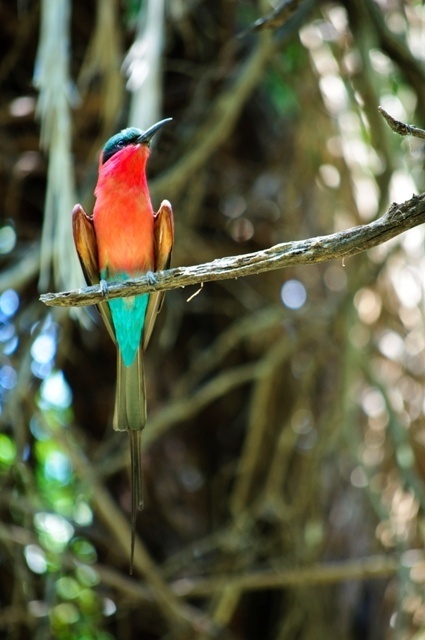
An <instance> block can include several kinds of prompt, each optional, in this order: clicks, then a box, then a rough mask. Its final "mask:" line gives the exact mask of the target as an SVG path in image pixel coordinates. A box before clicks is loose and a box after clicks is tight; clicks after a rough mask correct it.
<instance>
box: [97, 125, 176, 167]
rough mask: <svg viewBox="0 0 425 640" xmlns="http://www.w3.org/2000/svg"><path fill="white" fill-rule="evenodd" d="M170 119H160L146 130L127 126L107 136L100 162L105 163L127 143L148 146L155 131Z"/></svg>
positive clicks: (126, 145)
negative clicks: (110, 136) (109, 136)
mask: <svg viewBox="0 0 425 640" xmlns="http://www.w3.org/2000/svg"><path fill="white" fill-rule="evenodd" d="M171 120H172V118H165V120H160V121H159V122H156V123H155V124H153V125H152V126H151V127H149V129H146V131H142V129H137V128H136V127H128V129H123V130H122V131H120V132H119V133H116V134H115V135H114V136H112V138H109V140H108V141H107V143H106V144H105V146H104V147H103V151H102V164H105V162H107V161H108V160H109V159H110V158H112V156H113V155H115V154H116V153H118V152H119V151H121V150H122V149H124V148H125V147H128V146H129V145H136V144H144V145H146V146H147V147H149V145H150V143H151V140H152V138H153V136H154V135H155V133H156V132H157V131H158V130H159V129H161V127H163V126H164V124H167V122H170V121H171Z"/></svg>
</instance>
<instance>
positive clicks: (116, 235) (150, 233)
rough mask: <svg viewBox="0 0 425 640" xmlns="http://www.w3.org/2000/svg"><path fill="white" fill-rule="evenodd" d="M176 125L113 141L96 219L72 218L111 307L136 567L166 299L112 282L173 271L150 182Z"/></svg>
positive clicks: (169, 220)
mask: <svg viewBox="0 0 425 640" xmlns="http://www.w3.org/2000/svg"><path fill="white" fill-rule="evenodd" d="M170 120H171V118H167V119H166V120H161V121H160V122H157V123H156V124H154V125H153V126H152V127H150V128H149V129H147V130H146V131H142V130H140V129H136V128H134V127H130V128H128V129H124V130H123V131H121V132H120V133H117V134H116V135H114V136H112V138H110V139H109V140H108V141H107V143H106V144H105V146H104V148H103V150H102V152H101V154H100V158H99V176H98V180H97V185H96V189H95V192H94V193H95V196H96V202H95V205H94V210H93V215H92V216H89V215H87V214H86V212H85V211H84V209H83V208H82V206H81V205H79V204H77V205H75V207H74V210H73V212H72V227H73V234H74V242H75V246H76V249H77V252H78V256H79V258H80V263H81V266H82V269H83V272H84V275H85V278H86V280H87V282H88V283H89V284H91V285H92V284H99V283H100V285H101V287H102V290H103V291H104V293H105V296H106V298H105V300H106V301H105V302H102V303H100V304H99V305H98V309H99V311H100V314H101V316H102V318H103V321H104V323H105V325H106V328H107V329H108V332H109V334H110V336H111V338H112V340H113V341H114V343H115V344H116V346H117V386H116V396H115V412H114V418H113V427H114V429H115V430H116V431H128V433H129V436H130V451H131V562H130V572H131V571H132V566H133V554H134V541H135V526H136V513H137V509H142V507H143V497H142V476H141V434H142V429H143V428H144V426H145V424H146V398H145V380H144V369H143V353H144V351H145V349H146V347H147V345H148V342H149V339H150V337H151V334H152V330H153V327H154V324H155V320H156V316H157V314H158V312H159V310H160V307H161V302H162V298H163V295H164V294H161V293H150V294H149V293H145V294H142V295H138V296H132V297H127V298H114V299H111V300H109V301H108V300H107V283H108V282H113V281H115V282H116V281H120V280H126V279H128V278H133V277H136V276H141V275H144V274H148V276H149V277H150V279H151V280H152V282H154V281H155V280H154V276H153V272H154V271H160V270H162V269H166V268H167V267H168V266H169V264H170V257H171V250H172V247H173V240H174V221H173V211H172V209H171V205H170V203H169V202H168V201H167V200H164V201H163V202H162V203H161V206H160V208H159V210H158V212H157V213H154V211H153V208H152V204H151V199H150V196H149V189H148V184H147V179H146V163H147V160H148V157H149V146H150V142H151V140H152V137H153V136H154V134H155V133H156V132H157V131H158V130H159V129H160V128H161V127H162V126H163V125H164V124H166V123H167V122H169V121H170Z"/></svg>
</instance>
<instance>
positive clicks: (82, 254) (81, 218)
mask: <svg viewBox="0 0 425 640" xmlns="http://www.w3.org/2000/svg"><path fill="white" fill-rule="evenodd" d="M72 233H73V235H74V243H75V248H76V249H77V253H78V257H79V259H80V264H81V268H82V270H83V273H84V277H85V279H86V282H87V284H88V285H93V284H99V282H100V278H99V267H98V262H97V241H96V233H95V230H94V226H93V218H91V217H90V216H88V215H87V213H86V212H85V211H84V209H83V207H82V206H81V205H80V204H76V205H75V207H74V208H73V210H72ZM96 306H97V309H98V311H99V313H100V315H101V316H102V319H103V322H104V323H105V326H106V328H107V330H108V333H109V335H110V336H111V338H112V340H113V341H114V342H116V340H115V333H114V325H113V322H112V316H111V311H110V309H109V305H108V304H107V303H106V302H101V303H100V304H97V305H96Z"/></svg>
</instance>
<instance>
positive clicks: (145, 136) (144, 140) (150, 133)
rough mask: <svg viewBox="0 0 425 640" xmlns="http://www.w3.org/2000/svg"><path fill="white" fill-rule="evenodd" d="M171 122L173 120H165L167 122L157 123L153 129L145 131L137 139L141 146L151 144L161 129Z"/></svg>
mask: <svg viewBox="0 0 425 640" xmlns="http://www.w3.org/2000/svg"><path fill="white" fill-rule="evenodd" d="M171 120H172V118H165V120H160V121H159V122H156V123H155V124H153V125H152V126H151V127H149V129H146V131H143V133H141V134H140V136H139V137H138V138H137V142H138V143H141V144H149V143H150V141H151V140H152V138H153V137H154V135H155V133H156V132H157V131H159V129H161V127H163V126H164V124H167V122H171Z"/></svg>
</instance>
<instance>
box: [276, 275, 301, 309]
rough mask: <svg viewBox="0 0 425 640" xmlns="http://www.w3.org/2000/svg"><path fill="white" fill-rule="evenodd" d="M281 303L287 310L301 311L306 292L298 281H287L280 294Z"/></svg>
mask: <svg viewBox="0 0 425 640" xmlns="http://www.w3.org/2000/svg"><path fill="white" fill-rule="evenodd" d="M280 295H281V298H282V302H283V304H284V305H285V307H288V309H301V307H302V306H304V304H305V302H306V300H307V291H306V289H305V287H304V285H303V284H302V282H300V281H299V280H288V281H287V282H285V284H284V285H283V287H282V289H281V292H280Z"/></svg>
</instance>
